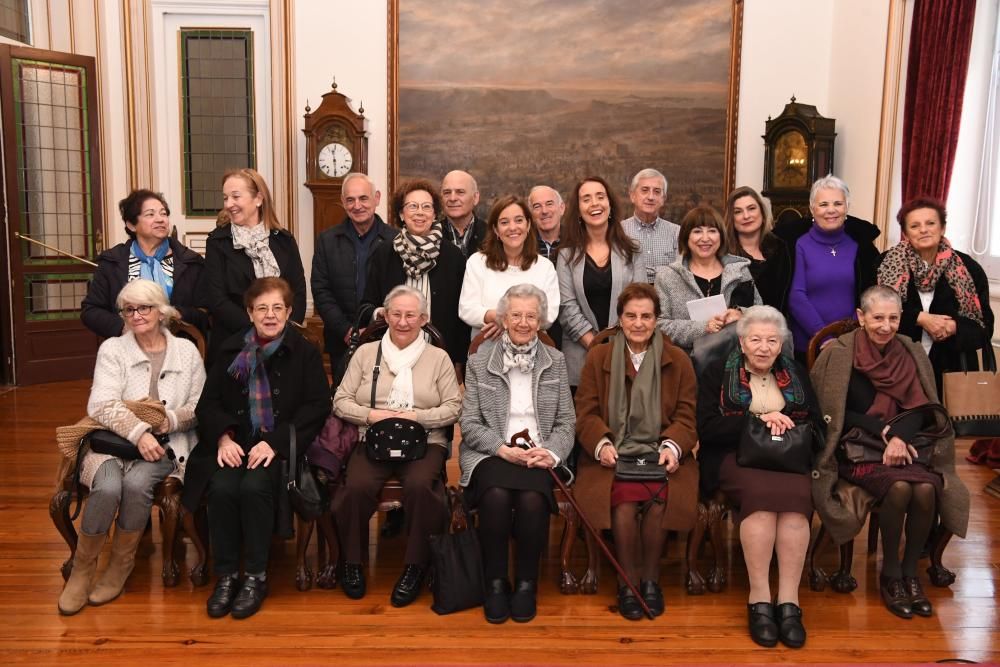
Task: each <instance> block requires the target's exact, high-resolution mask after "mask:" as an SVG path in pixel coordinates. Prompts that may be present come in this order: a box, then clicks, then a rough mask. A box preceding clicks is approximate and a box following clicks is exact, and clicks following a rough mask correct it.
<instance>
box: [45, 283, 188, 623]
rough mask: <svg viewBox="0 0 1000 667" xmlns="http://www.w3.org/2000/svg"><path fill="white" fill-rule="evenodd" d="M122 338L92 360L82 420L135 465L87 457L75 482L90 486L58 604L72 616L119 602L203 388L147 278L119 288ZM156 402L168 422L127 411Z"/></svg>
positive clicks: (176, 469)
mask: <svg viewBox="0 0 1000 667" xmlns="http://www.w3.org/2000/svg"><path fill="white" fill-rule="evenodd" d="M116 305H117V307H118V311H119V312H120V313H121V315H122V318H123V319H124V320H125V331H124V333H123V334H122V335H121V336H119V337H117V338H109V339H108V340H106V341H104V343H103V344H102V345H101V347H100V349H99V350H98V352H97V365H96V367H95V368H94V383H93V386H92V387H91V390H90V399H89V400H88V402H87V413H88V414H89V415H90V417H91V418H93V419H94V420H96V421H98V422H100V423H101V424H102V425H103V426H104V427H105V428H106V429H108V430H110V431H113V432H114V433H115V434H117V435H119V436H121V437H123V438H125V439H126V440H128V441H129V442H131V443H132V444H134V445H135V446H136V447H137V449H138V450H139V454H140V455H141V458H138V459H135V460H124V459H120V458H117V457H114V456H110V455H107V454H97V453H95V452H92V451H88V452H87V453H86V454H85V455H84V457H83V460H82V462H81V473H80V480H81V482H82V483H83V484H84V485H86V486H88V487H90V494H89V496H88V497H87V503H86V506H85V507H84V510H83V519H82V523H81V528H80V536H79V541H78V543H77V547H76V554H75V556H74V559H73V572H72V574H71V575H70V578H69V580H68V581H67V582H66V586H65V588H63V592H62V595H60V596H59V611H60V612H61V613H62V614H66V615H68V614H75V613H77V612H78V611H80V610H81V609H82V608H83V607H84V605H86V604H87V603H88V602H89V603H90V604H92V605H100V604H104V603H106V602H110V601H112V600H114V599H115V598H116V597H118V596H119V595H120V594H121V592H122V590H123V589H124V587H125V581H126V579H128V576H129V574H131V572H132V568H133V566H134V565H135V550H136V547H137V546H138V544H139V538H141V537H142V534H143V531H144V530H145V528H146V522H147V521H148V520H149V512H150V509H151V507H152V504H153V489H154V488H155V487H156V485H157V484H158V483H160V482H161V481H163V480H164V479H165V478H166V477H167V476H168V475H174V476H177V477H178V478H181V479H183V476H184V465H185V463H186V461H187V459H188V455H189V454H190V451H191V450H192V449H193V448H194V446H195V445H196V444H197V443H196V437H197V436H196V434H195V417H194V409H195V406H196V405H197V403H198V398H199V397H200V396H201V388H202V385H203V384H204V383H205V367H204V365H203V363H202V360H201V357H200V356H199V354H198V350H197V348H196V347H195V346H194V345H193V344H192V343H191V342H190V341H187V340H184V339H182V338H175V337H174V336H173V335H172V334H171V333H170V331H169V330H168V327H169V325H170V322H171V320H173V319H175V318H177V317H179V315H178V312H177V310H175V309H174V308H173V307H172V306H171V305H170V304H169V302H168V301H167V296H166V294H165V293H164V292H163V289H162V288H161V287H160V286H159V285H157V284H156V283H154V282H152V281H150V280H135V281H132V282H130V283H128V284H127V285H125V287H123V288H122V290H121V292H119V293H118V299H117V302H116ZM147 398H150V399H153V400H157V401H161V402H162V403H163V406H164V408H165V409H166V417H167V419H166V422H165V423H164V424H161V425H156V426H154V425H152V424H148V423H146V422H144V421H142V420H141V419H139V417H137V416H136V415H135V414H133V413H132V412H131V411H130V410H129V409H128V407H126V405H125V401H138V400H143V399H147ZM116 516H117V519H118V520H117V524H118V525H117V528H116V529H115V536H114V541H113V542H112V547H111V558H110V560H109V562H108V567H107V569H106V570H105V571H104V573H103V574H102V575H101V577H100V578H99V579H98V580H97V582H96V584H94V585H93V586H92V585H91V581H92V579H93V575H94V572H95V570H96V568H97V557H98V556H99V555H100V553H101V548H102V547H103V546H104V542H105V540H106V538H107V534H108V531H109V530H110V529H111V522H112V521H114V520H115V517H116Z"/></svg>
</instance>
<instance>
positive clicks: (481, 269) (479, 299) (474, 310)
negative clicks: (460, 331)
mask: <svg viewBox="0 0 1000 667" xmlns="http://www.w3.org/2000/svg"><path fill="white" fill-rule="evenodd" d="M522 283H529V284H531V285H534V286H536V287H538V288H539V289H541V290H542V291H543V292H545V296H546V297H547V298H548V304H547V305H548V308H547V310H546V317H545V319H546V321H547V322H548V323H549V324H551V323H552V322H555V321H556V319H557V318H558V317H559V278H558V277H556V268H555V267H554V266H553V265H552V262H550V261H549V260H547V259H545V258H544V257H539V258H538V259H537V260H535V263H534V264H532V265H531V268H529V269H528V270H527V271H522V270H521V269H520V268H519V267H516V266H508V267H507V269H506V270H504V271H494V270H492V269H489V268H486V255H484V254H483V253H481V252H477V253H476V254H474V255H472V256H471V257H469V261H468V262H466V264H465V279H464V281H463V282H462V296H461V297H460V298H459V301H458V315H459V317H461V318H462V320H463V321H465V323H466V324H468V325H469V326H470V327H472V337H473V338H475V337H476V336H477V335H478V334H479V330H480V329H482V328H483V324H484V320H483V318H484V317H486V311H488V310H496V307H497V304H498V303H499V302H500V297H502V296H503V295H504V294H505V293H506V292H507V290H508V289H510V288H511V287H513V286H514V285H520V284H522Z"/></svg>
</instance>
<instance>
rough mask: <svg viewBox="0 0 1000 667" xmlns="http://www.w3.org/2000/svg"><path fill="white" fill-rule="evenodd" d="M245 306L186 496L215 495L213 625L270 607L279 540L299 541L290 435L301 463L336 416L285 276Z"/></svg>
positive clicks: (211, 399) (201, 417) (213, 391)
mask: <svg viewBox="0 0 1000 667" xmlns="http://www.w3.org/2000/svg"><path fill="white" fill-rule="evenodd" d="M243 299H244V303H245V308H246V316H247V318H248V319H250V320H251V322H252V325H251V326H248V327H246V328H244V329H243V330H242V331H239V332H237V333H236V334H234V335H233V336H230V337H229V339H228V340H225V341H223V342H222V344H221V345H220V346H219V357H218V359H217V361H218V363H216V364H215V365H213V366H212V369H211V371H210V373H209V377H208V381H207V382H206V383H205V390H204V392H203V393H202V396H201V400H200V401H199V402H198V409H197V416H198V435H199V436H200V443H201V446H200V447H198V449H196V450H195V452H196V453H195V455H194V456H192V457H191V462H190V465H189V470H188V478H187V482H186V483H185V485H184V495H183V497H182V502H183V503H184V506H185V507H186V508H187V509H188V511H191V512H195V511H197V510H198V507H199V505H200V504H201V499H202V496H203V495H207V497H208V532H209V541H210V543H211V549H212V560H213V569H214V572H215V575H216V576H217V577H218V580H217V582H216V584H215V590H214V591H213V592H212V596H211V597H210V598H209V599H208V605H207V606H208V615H209V616H211V617H212V618H219V617H222V616H226V615H227V614H229V613H230V612H232V615H233V618H247V617H248V616H252V615H253V614H255V613H257V611H258V610H259V609H260V606H261V604H263V602H264V598H266V597H267V594H268V581H267V565H268V558H269V553H270V547H271V536H272V534H273V533H278V534H279V535H281V536H284V537H290V536H291V508H290V505H289V504H288V502H287V499H283V498H282V497H281V495H282V494H285V493H287V490H286V488H284V487H283V485H282V481H283V480H282V470H281V468H282V465H281V461H282V460H283V461H286V462H287V465H288V469H289V470H292V471H294V470H295V468H296V463H297V462H296V461H292V460H289V457H290V443H291V436H292V431H293V430H294V432H295V437H296V454H297V456H298V457H301V456H302V455H303V453H304V452H305V450H306V447H307V446H308V445H309V443H311V442H312V441H313V438H314V437H316V434H317V433H318V432H319V430H320V428H321V427H322V426H323V422H324V421H325V420H326V417H327V415H329V414H330V385H329V384H328V383H327V380H326V371H324V370H323V359H322V357H321V356H320V351H319V350H318V349H317V348H316V346H314V345H313V344H312V343H310V342H309V341H307V340H306V339H305V338H303V337H302V336H301V334H299V333H298V332H297V331H296V330H295V328H294V327H291V326H288V320H289V318H291V317H292V316H293V314H294V307H293V305H292V304H293V302H294V296H293V294H292V288H291V287H290V286H289V285H288V283H287V282H285V280H284V279H283V278H276V277H268V278H259V279H257V280H255V281H253V282H252V283H250V287H249V288H248V289H247V291H246V295H245V296H244V297H243ZM241 556H242V558H241ZM241 563H242V565H243V568H242V569H243V575H244V576H243V577H242V578H241V577H240V564H241Z"/></svg>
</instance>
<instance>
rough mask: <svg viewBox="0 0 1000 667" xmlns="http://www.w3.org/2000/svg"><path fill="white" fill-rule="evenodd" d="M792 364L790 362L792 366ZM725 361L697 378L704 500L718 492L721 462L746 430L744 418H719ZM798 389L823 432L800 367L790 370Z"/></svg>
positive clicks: (733, 416) (821, 422) (814, 421)
mask: <svg viewBox="0 0 1000 667" xmlns="http://www.w3.org/2000/svg"><path fill="white" fill-rule="evenodd" d="M793 363H794V362H793ZM725 365H726V359H725V358H723V359H718V360H717V361H715V362H713V363H712V364H710V365H709V366H708V368H706V369H705V372H704V373H702V374H701V375H700V376H699V377H698V441H699V443H700V444H699V445H698V466H699V467H700V468H701V490H702V493H704V494H705V495H706V496H708V495H710V494H712V493H713V492H714V491H715V490H716V489H718V488H719V469H720V468H721V467H722V460H723V459H724V458H726V455H727V454H729V452H735V451H736V450H737V449H738V447H739V444H740V437H741V436H742V435H743V432H744V431H745V430H746V428H747V420H748V419H749V417H748V414H742V415H723V414H722V411H721V410H720V409H719V406H720V401H721V397H722V382H723V378H724V377H725V371H724V368H725ZM792 372H794V373H795V374H796V375H797V376H798V379H799V380H800V381H801V382H802V387H803V389H805V392H806V401H807V402H808V404H809V419H810V420H811V421H812V422H813V424H814V425H815V426H816V428H817V429H818V431H819V432H820V433H822V432H823V420H822V417H821V416H820V411H819V402H818V401H817V400H816V394H815V392H813V388H812V385H811V384H809V374H808V373H807V372H806V370H805V368H803V367H802V366H801V365H800V364H798V363H794V365H793V366H792ZM816 446H817V448H818V447H820V446H821V444H820V443H817V445H816Z"/></svg>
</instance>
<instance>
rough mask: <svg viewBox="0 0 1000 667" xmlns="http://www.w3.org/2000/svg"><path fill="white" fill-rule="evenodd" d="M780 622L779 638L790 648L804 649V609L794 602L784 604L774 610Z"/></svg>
mask: <svg viewBox="0 0 1000 667" xmlns="http://www.w3.org/2000/svg"><path fill="white" fill-rule="evenodd" d="M774 615H775V616H776V617H777V620H778V638H779V639H781V643H782V644H784V645H785V646H787V647H788V648H802V646H803V645H804V644H805V643H806V629H805V627H804V626H803V625H802V608H801V607H799V605H797V604H795V603H794V602H782V603H781V604H779V605H778V606H777V607H775V609H774Z"/></svg>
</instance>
